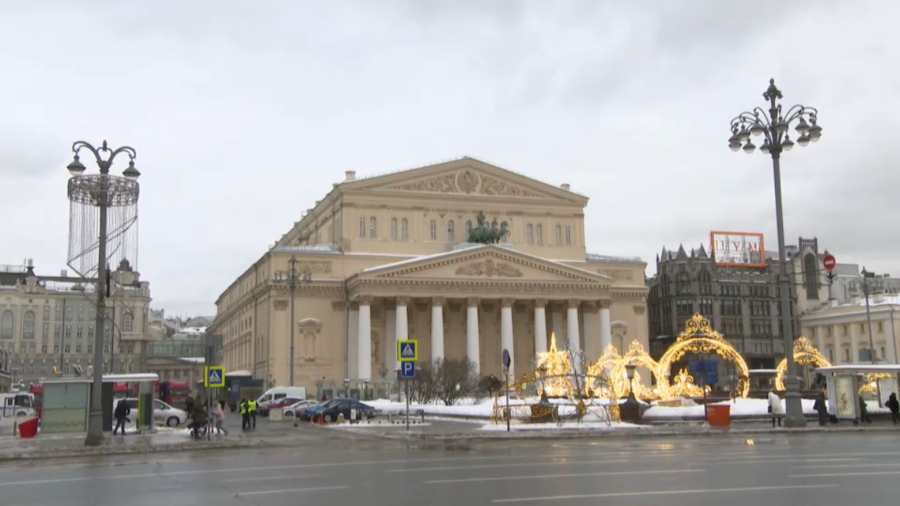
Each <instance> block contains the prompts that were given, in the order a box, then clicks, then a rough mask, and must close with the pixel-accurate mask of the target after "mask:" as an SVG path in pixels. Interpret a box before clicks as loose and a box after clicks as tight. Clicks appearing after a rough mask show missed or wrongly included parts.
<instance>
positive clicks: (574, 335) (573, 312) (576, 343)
mask: <svg viewBox="0 0 900 506" xmlns="http://www.w3.org/2000/svg"><path fill="white" fill-rule="evenodd" d="M580 305H581V301H580V300H576V299H572V300H570V301H569V304H568V310H567V312H566V330H567V332H566V337H568V338H569V347H570V348H571V350H572V351H573V352H579V351H581V332H579V331H578V306H580ZM576 365H577V364H576Z"/></svg>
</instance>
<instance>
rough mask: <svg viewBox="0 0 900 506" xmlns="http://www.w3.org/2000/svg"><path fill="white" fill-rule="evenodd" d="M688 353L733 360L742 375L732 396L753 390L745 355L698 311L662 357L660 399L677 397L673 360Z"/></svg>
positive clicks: (737, 370) (658, 372)
mask: <svg viewBox="0 0 900 506" xmlns="http://www.w3.org/2000/svg"><path fill="white" fill-rule="evenodd" d="M688 352H690V353H694V354H698V355H700V354H705V353H715V354H717V355H719V356H720V357H722V358H724V359H725V360H729V361H731V362H733V363H734V367H735V372H736V373H737V374H738V376H739V377H738V382H737V388H736V389H735V391H734V392H732V395H739V396H741V397H747V393H748V392H749V391H750V372H749V370H748V369H747V363H746V362H744V358H743V357H741V354H740V353H738V352H737V350H735V349H734V347H732V346H731V345H730V344H728V342H726V341H725V339H723V338H722V336H721V335H720V334H719V333H718V332H716V331H715V330H713V329H712V328H710V326H709V320H707V319H706V318H704V317H703V316H701V315H699V314H695V315H694V316H692V317H691V318H690V319H689V320H688V321H687V322H685V326H684V331H683V332H682V333H681V334H679V335H678V339H676V340H675V344H673V345H672V346H671V347H670V348H669V349H668V350H667V351H666V353H665V354H664V355H663V356H662V358H661V359H660V360H659V368H658V370H657V373H656V378H657V386H658V388H659V396H660V398H662V399H663V400H670V399H672V398H673V397H674V396H675V395H674V394H673V393H672V387H671V386H670V385H669V381H668V377H669V374H671V369H672V363H673V362H676V361H678V360H679V359H681V357H683V356H684V355H685V354H686V353H688Z"/></svg>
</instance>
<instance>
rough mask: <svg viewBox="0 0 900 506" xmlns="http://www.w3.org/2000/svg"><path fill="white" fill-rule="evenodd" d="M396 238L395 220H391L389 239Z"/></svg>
mask: <svg viewBox="0 0 900 506" xmlns="http://www.w3.org/2000/svg"><path fill="white" fill-rule="evenodd" d="M396 238H397V218H391V239H396Z"/></svg>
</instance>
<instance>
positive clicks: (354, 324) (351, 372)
mask: <svg viewBox="0 0 900 506" xmlns="http://www.w3.org/2000/svg"><path fill="white" fill-rule="evenodd" d="M358 344H359V302H356V301H353V302H351V303H350V311H349V313H348V315H347V378H348V379H359V369H358V367H357V366H359V358H358V355H359V346H358Z"/></svg>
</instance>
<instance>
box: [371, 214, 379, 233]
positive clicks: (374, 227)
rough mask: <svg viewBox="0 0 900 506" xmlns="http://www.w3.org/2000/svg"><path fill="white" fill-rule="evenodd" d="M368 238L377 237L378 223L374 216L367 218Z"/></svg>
mask: <svg viewBox="0 0 900 506" xmlns="http://www.w3.org/2000/svg"><path fill="white" fill-rule="evenodd" d="M369 237H378V222H377V221H375V217H374V216H372V217H371V218H369Z"/></svg>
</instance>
